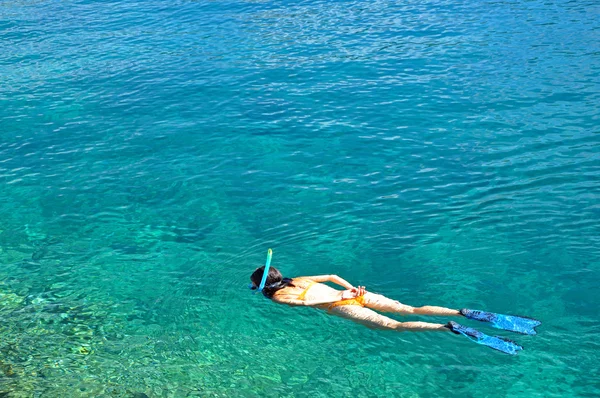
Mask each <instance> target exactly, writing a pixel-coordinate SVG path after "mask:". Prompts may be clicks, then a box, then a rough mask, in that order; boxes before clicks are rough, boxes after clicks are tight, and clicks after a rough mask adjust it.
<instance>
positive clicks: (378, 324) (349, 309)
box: [329, 305, 450, 332]
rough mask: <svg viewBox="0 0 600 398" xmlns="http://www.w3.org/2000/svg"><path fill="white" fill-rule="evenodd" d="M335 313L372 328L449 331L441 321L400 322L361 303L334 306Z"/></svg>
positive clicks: (333, 311) (402, 330) (400, 330)
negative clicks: (362, 305)
mask: <svg viewBox="0 0 600 398" xmlns="http://www.w3.org/2000/svg"><path fill="white" fill-rule="evenodd" d="M329 312H330V313H331V314H333V315H337V316H341V317H343V318H347V319H350V320H352V321H354V322H356V323H360V324H361V325H365V326H367V327H369V328H371V329H383V330H396V331H399V332H404V331H411V332H426V331H444V332H449V331H450V329H448V328H446V327H445V325H443V324H441V323H428V322H398V321H396V320H394V319H392V318H388V317H387V316H384V315H381V314H378V313H377V312H375V311H373V310H370V309H368V308H364V307H361V306H360V305H340V306H337V307H334V308H332V309H331V310H330V311H329Z"/></svg>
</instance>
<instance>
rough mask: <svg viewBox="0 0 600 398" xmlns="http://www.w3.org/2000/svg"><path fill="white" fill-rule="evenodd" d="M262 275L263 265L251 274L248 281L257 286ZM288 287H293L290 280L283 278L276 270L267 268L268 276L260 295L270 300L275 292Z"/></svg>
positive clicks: (263, 271)
mask: <svg viewBox="0 0 600 398" xmlns="http://www.w3.org/2000/svg"><path fill="white" fill-rule="evenodd" d="M264 273H265V266H264V265H263V266H262V267H260V268H257V269H256V271H254V272H253V273H252V276H251V277H250V280H251V281H252V283H254V284H255V285H256V286H259V285H260V281H261V280H262V277H263V274H264ZM288 286H294V284H293V283H292V280H291V279H290V278H284V277H283V275H281V272H279V270H278V269H277V268H274V267H271V268H269V275H268V276H267V281H266V282H265V287H264V289H263V290H262V294H264V295H265V297H268V298H271V297H273V294H275V292H276V291H278V290H281V289H283V288H284V287H288Z"/></svg>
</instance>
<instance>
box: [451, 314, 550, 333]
mask: <svg viewBox="0 0 600 398" xmlns="http://www.w3.org/2000/svg"><path fill="white" fill-rule="evenodd" d="M460 313H461V314H462V315H464V316H465V317H467V318H468V319H474V320H476V321H481V322H490V323H491V324H492V326H493V327H495V328H496V329H503V330H508V331H511V332H516V333H521V334H529V335H534V334H537V333H536V331H535V328H536V327H537V326H539V325H541V324H542V322H540V321H538V320H536V319H532V318H526V317H522V316H516V315H502V314H495V313H493V312H485V311H477V310H469V309H466V308H463V309H462V310H460Z"/></svg>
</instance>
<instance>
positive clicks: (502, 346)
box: [446, 321, 523, 355]
mask: <svg viewBox="0 0 600 398" xmlns="http://www.w3.org/2000/svg"><path fill="white" fill-rule="evenodd" d="M446 327H447V328H448V329H450V330H451V331H452V332H454V333H456V334H462V335H463V336H466V337H467V338H468V339H469V340H471V341H474V342H475V343H477V344H483V345H485V346H488V347H490V348H493V349H494V350H498V351H501V352H503V353H505V354H510V355H516V354H517V352H518V351H521V350H522V349H523V347H521V346H520V345H518V344H517V343H515V342H514V341H512V340H509V339H505V338H502V337H498V336H488V335H487V334H485V333H481V332H480V331H478V330H475V329H473V328H469V327H466V326H463V325H459V324H458V323H456V322H454V321H451V322H448V324H447V325H446Z"/></svg>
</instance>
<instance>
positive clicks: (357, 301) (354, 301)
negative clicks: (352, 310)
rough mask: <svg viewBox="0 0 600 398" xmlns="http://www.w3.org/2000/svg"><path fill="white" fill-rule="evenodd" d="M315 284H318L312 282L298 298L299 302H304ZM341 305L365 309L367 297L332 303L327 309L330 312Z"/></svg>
mask: <svg viewBox="0 0 600 398" xmlns="http://www.w3.org/2000/svg"><path fill="white" fill-rule="evenodd" d="M315 283H317V282H315V281H311V282H310V283H309V284H308V286H307V287H306V289H304V291H303V292H302V293H300V294H299V295H298V297H297V298H298V300H304V298H305V297H306V293H307V292H308V289H310V288H311V287H312V286H313V285H314V284H315ZM340 305H360V306H361V307H364V306H365V296H358V297H354V298H350V299H345V300H340V301H336V302H335V303H332V304H331V305H329V307H327V309H328V310H329V311H331V309H332V308H335V307H339V306H340Z"/></svg>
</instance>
